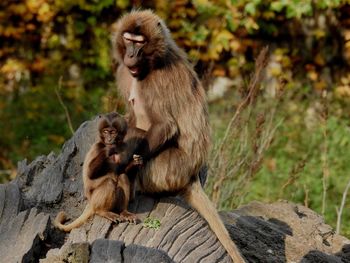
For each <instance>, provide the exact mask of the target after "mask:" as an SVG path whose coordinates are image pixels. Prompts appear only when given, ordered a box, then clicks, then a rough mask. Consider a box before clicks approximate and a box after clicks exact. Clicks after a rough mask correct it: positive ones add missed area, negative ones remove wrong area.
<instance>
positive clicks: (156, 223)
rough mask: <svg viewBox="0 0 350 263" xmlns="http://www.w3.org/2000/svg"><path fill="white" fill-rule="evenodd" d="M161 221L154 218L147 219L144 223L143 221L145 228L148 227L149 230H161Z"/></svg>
mask: <svg viewBox="0 0 350 263" xmlns="http://www.w3.org/2000/svg"><path fill="white" fill-rule="evenodd" d="M160 225H161V224H160V220H159V219H157V218H152V217H147V218H146V219H145V220H144V221H143V226H144V227H148V228H152V229H155V230H158V229H159V228H160Z"/></svg>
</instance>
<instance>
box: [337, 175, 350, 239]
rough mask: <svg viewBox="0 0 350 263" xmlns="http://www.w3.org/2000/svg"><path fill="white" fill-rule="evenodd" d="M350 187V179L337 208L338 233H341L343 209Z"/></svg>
mask: <svg viewBox="0 0 350 263" xmlns="http://www.w3.org/2000/svg"><path fill="white" fill-rule="evenodd" d="M349 189H350V180H349V182H348V184H347V185H346V187H345V190H344V192H343V198H342V200H341V205H340V208H339V210H338V209H337V228H336V231H335V232H336V233H337V234H339V232H340V227H341V216H342V214H343V209H344V206H345V201H346V196H347V194H348V191H349Z"/></svg>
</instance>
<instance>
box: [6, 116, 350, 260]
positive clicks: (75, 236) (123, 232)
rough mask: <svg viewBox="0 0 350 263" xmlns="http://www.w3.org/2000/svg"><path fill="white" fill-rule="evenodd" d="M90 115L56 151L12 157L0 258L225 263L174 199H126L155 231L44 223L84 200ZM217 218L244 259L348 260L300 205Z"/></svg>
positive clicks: (345, 248) (92, 133)
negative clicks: (14, 171)
mask: <svg viewBox="0 0 350 263" xmlns="http://www.w3.org/2000/svg"><path fill="white" fill-rule="evenodd" d="M98 119H99V117H97V118H95V119H94V120H92V121H88V122H85V123H83V124H82V125H81V127H80V128H79V129H78V130H77V131H76V133H75V135H74V136H73V138H71V139H70V140H69V141H67V142H66V143H65V144H64V146H63V147H62V151H61V153H60V154H59V155H55V154H53V153H51V154H49V155H48V156H40V157H38V158H36V159H35V160H34V161H33V162H32V163H29V164H28V163H27V162H26V161H22V162H20V163H19V165H18V175H17V178H16V179H15V180H14V181H12V182H10V183H8V184H6V185H0V236H1V238H0V255H1V262H38V261H40V262H44V263H47V262H166V263H167V262H230V259H229V257H228V256H227V254H226V252H225V250H224V249H223V247H222V246H221V244H220V243H219V242H218V241H217V239H216V237H215V236H214V234H213V233H212V232H211V231H210V229H209V228H208V226H207V224H206V222H205V221H204V220H203V219H202V218H201V217H200V216H199V215H198V214H197V213H196V212H195V211H193V210H192V209H190V208H189V207H188V205H187V204H185V203H184V201H183V200H182V199H180V198H178V197H163V198H155V197H152V196H144V195H138V196H137V198H136V200H135V201H134V202H133V203H131V204H130V210H131V211H133V212H136V213H137V215H138V217H139V218H140V219H141V221H143V220H144V219H146V218H147V217H151V218H155V219H159V220H160V224H161V226H160V228H159V229H156V228H152V227H151V226H146V225H143V224H142V223H139V224H136V225H134V224H128V223H120V224H114V223H111V222H110V221H108V220H107V219H104V218H101V217H99V216H94V217H93V218H92V219H90V220H89V221H88V222H87V223H85V224H84V225H83V226H81V227H80V228H77V229H74V230H72V231H71V233H69V234H65V233H63V232H60V231H58V230H57V229H55V228H53V227H52V224H51V220H50V217H51V218H54V217H55V216H56V214H57V213H58V212H59V211H60V210H65V211H66V213H67V214H68V215H70V217H71V218H72V219H74V218H76V217H78V216H79V215H80V214H81V212H82V211H83V209H84V207H85V205H86V202H85V200H84V197H83V194H82V190H83V185H82V178H81V170H82V164H83V160H84V156H85V154H86V152H87V151H88V149H89V147H90V146H91V145H92V143H93V142H94V141H95V138H96V136H97V133H96V130H97V129H96V127H97V122H98ZM221 216H222V219H223V221H224V222H225V224H226V226H227V228H228V230H229V232H230V235H231V237H232V239H233V240H234V241H235V243H236V244H237V246H238V247H239V249H240V251H241V252H242V254H243V255H244V257H245V258H246V260H247V262H350V241H349V240H348V239H346V238H345V237H342V236H340V235H336V234H335V233H334V231H333V230H332V229H331V227H329V226H328V225H326V224H325V223H324V221H323V219H322V217H320V216H319V215H317V214H316V213H314V212H313V211H312V210H310V209H308V208H306V207H303V206H300V205H296V204H292V203H288V202H276V203H273V204H263V203H259V202H253V203H250V204H248V205H245V206H243V207H241V208H239V209H236V210H234V211H232V212H222V213H221ZM9 244H11V245H9Z"/></svg>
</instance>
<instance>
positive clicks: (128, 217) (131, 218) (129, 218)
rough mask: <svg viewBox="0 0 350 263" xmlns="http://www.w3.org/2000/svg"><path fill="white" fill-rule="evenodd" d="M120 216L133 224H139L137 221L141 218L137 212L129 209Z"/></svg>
mask: <svg viewBox="0 0 350 263" xmlns="http://www.w3.org/2000/svg"><path fill="white" fill-rule="evenodd" d="M120 217H121V218H122V220H123V221H124V222H129V223H132V224H137V222H138V221H139V219H138V218H137V216H136V214H134V213H131V212H129V211H127V210H124V211H122V212H121V213H120Z"/></svg>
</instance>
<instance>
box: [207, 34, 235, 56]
mask: <svg viewBox="0 0 350 263" xmlns="http://www.w3.org/2000/svg"><path fill="white" fill-rule="evenodd" d="M233 39H234V36H233V34H232V33H231V32H229V31H228V30H226V29H224V30H222V31H216V32H213V35H212V39H211V41H210V46H209V50H208V57H209V58H210V59H214V60H217V59H219V56H220V54H221V52H222V51H223V50H226V51H228V50H229V49H230V42H231V41H232V40H233Z"/></svg>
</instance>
